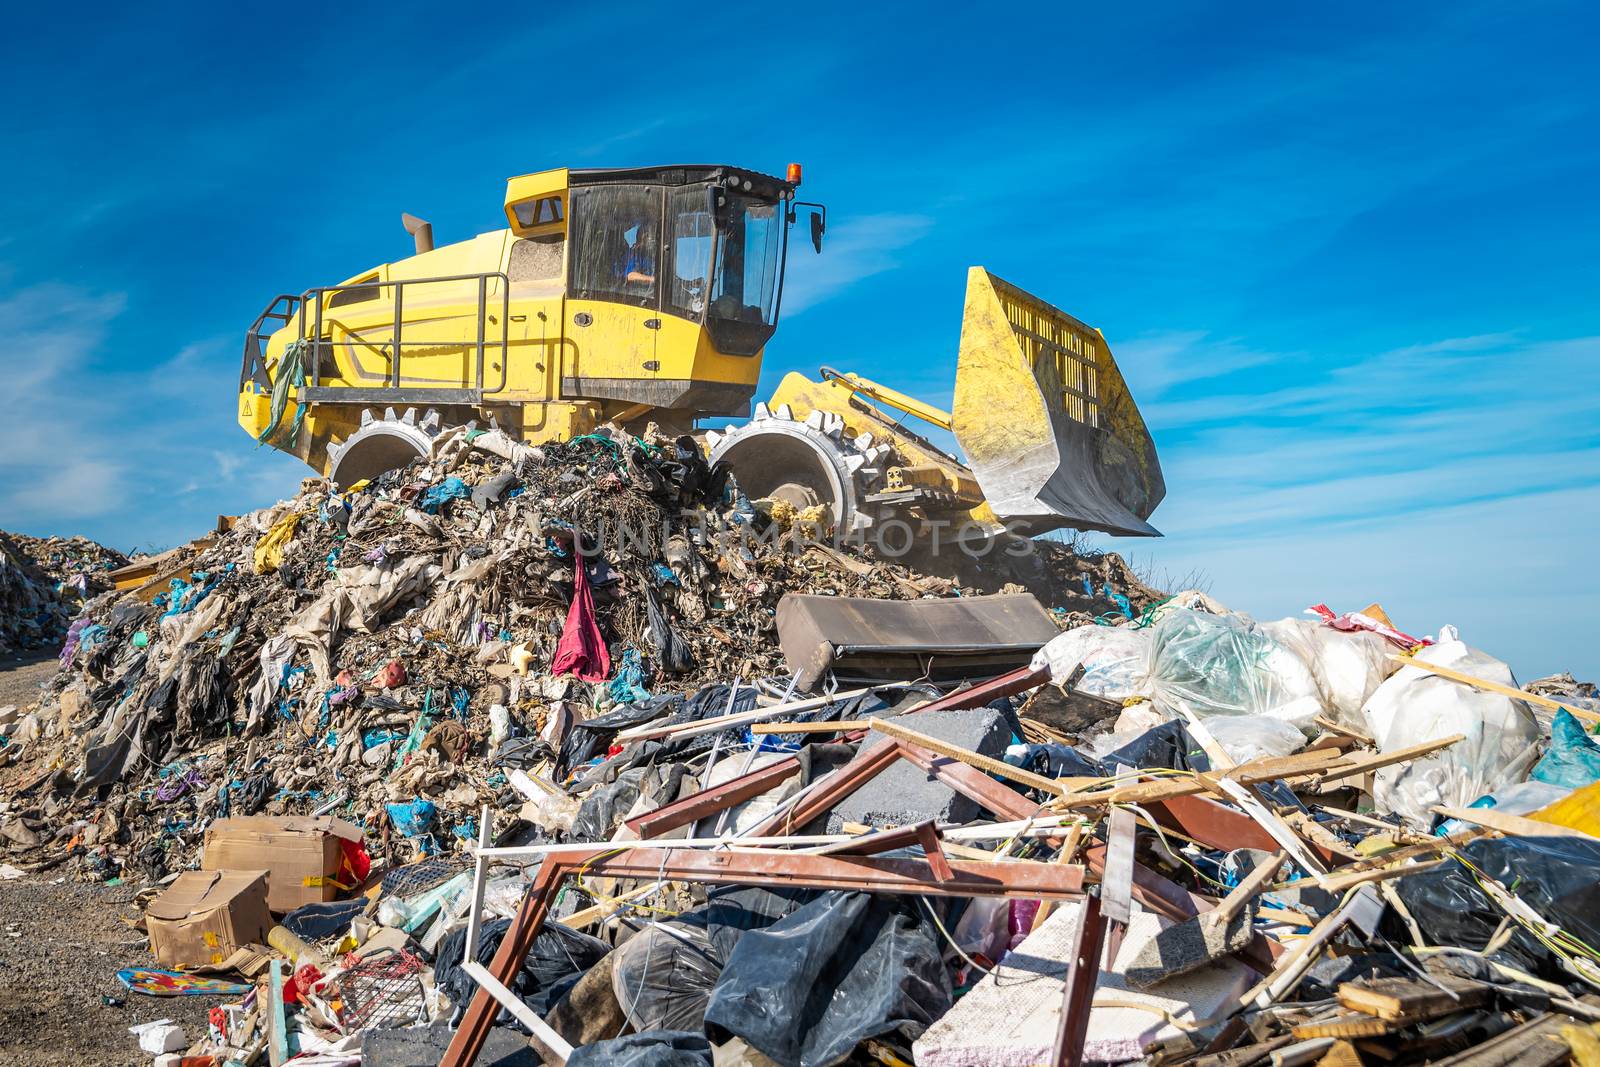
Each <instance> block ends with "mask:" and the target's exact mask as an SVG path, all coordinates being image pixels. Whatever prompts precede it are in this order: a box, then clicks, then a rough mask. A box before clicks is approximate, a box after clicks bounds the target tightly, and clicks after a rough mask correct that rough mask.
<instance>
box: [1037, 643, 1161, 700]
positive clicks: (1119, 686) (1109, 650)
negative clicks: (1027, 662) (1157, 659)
mask: <svg viewBox="0 0 1600 1067" xmlns="http://www.w3.org/2000/svg"><path fill="white" fill-rule="evenodd" d="M1150 633H1151V631H1149V630H1135V629H1134V628H1132V627H1131V626H1079V627H1077V628H1075V629H1072V630H1067V631H1066V632H1065V633H1063V634H1061V635H1060V636H1059V637H1056V638H1053V639H1051V641H1050V643H1049V644H1047V645H1045V646H1044V647H1043V648H1041V649H1040V650H1039V651H1038V652H1035V653H1034V655H1033V662H1032V666H1033V668H1034V669H1035V670H1039V669H1041V668H1047V669H1048V670H1049V671H1050V680H1051V681H1053V682H1055V683H1056V684H1058V685H1059V684H1062V683H1064V682H1066V680H1067V679H1068V678H1070V677H1072V674H1073V672H1074V671H1076V670H1077V669H1078V666H1079V665H1080V664H1082V666H1083V677H1082V678H1079V679H1078V680H1077V681H1076V682H1074V683H1073V688H1074V689H1076V690H1077V691H1078V692H1080V693H1088V694H1089V695H1091V696H1098V697H1105V698H1106V699H1107V700H1126V699H1128V698H1129V697H1131V696H1137V695H1139V694H1140V693H1142V692H1143V688H1142V687H1143V684H1144V673H1145V666H1146V661H1147V660H1148V658H1149V655H1150Z"/></svg>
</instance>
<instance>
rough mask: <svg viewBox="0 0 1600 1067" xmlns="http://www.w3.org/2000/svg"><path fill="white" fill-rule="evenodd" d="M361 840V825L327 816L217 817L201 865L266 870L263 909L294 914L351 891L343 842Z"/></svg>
mask: <svg viewBox="0 0 1600 1067" xmlns="http://www.w3.org/2000/svg"><path fill="white" fill-rule="evenodd" d="M361 839H362V832H361V827H359V826H356V825H355V824H354V823H348V822H345V821H344V820H343V819H335V818H333V817H332V816H331V815H322V816H317V817H315V818H313V817H311V816H309V815H288V816H282V817H277V818H274V817H272V816H267V815H253V816H249V817H246V818H238V819H218V820H217V821H216V822H214V823H212V824H211V825H210V827H208V828H207V829H206V839H205V852H204V853H203V855H202V856H201V860H200V866H201V867H203V868H205V869H206V870H208V871H231V870H257V871H266V872H267V906H268V907H270V908H271V909H272V910H273V911H275V912H285V911H293V910H294V909H295V908H298V907H299V906H300V905H302V904H314V903H317V902H319V901H324V900H333V899H335V898H336V897H338V896H339V894H340V893H341V892H343V891H344V890H346V889H351V888H354V886H353V884H352V883H353V882H354V881H355V879H354V878H352V877H351V875H350V873H349V870H348V867H347V865H346V864H345V861H344V846H343V845H342V843H341V842H344V841H354V842H360V841H361Z"/></svg>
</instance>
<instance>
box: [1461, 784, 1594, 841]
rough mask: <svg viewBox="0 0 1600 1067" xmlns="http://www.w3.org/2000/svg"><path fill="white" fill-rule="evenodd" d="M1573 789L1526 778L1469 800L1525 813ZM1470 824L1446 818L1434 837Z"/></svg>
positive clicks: (1481, 805)
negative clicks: (1524, 780) (1526, 779)
mask: <svg viewBox="0 0 1600 1067" xmlns="http://www.w3.org/2000/svg"><path fill="white" fill-rule="evenodd" d="M1571 793H1572V790H1570V789H1566V788H1564V787H1562V786H1559V785H1551V784H1550V783H1548V782H1536V781H1533V780H1531V779H1530V780H1529V781H1526V782H1517V783H1515V784H1513V785H1508V786H1506V787H1505V788H1504V789H1496V790H1495V791H1494V792H1493V793H1490V794H1488V795H1487V796H1481V797H1479V798H1478V799H1477V800H1474V801H1473V802H1472V805H1471V806H1472V807H1474V808H1493V809H1494V810H1495V811H1498V812H1501V813H1502V814H1505V815H1528V814H1530V813H1532V812H1535V811H1538V810H1539V809H1540V808H1543V807H1546V806H1547V805H1550V804H1554V803H1555V802H1556V801H1558V800H1562V799H1564V798H1565V797H1567V796H1569V795H1570V794H1571ZM1471 826H1472V824H1471V823H1468V822H1464V821H1462V820H1461V819H1446V820H1445V821H1444V822H1442V823H1440V824H1439V828H1438V829H1437V830H1435V831H1434V836H1436V837H1445V836H1446V835H1449V834H1453V833H1457V832H1459V831H1461V830H1466V829H1469V828H1470V827H1471Z"/></svg>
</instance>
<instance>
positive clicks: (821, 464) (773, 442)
mask: <svg viewBox="0 0 1600 1067" xmlns="http://www.w3.org/2000/svg"><path fill="white" fill-rule="evenodd" d="M706 445H707V447H708V448H709V450H710V453H711V455H710V458H711V462H712V463H713V464H716V463H726V464H727V465H728V469H729V470H730V471H732V472H733V476H734V478H735V479H737V481H738V483H739V488H740V489H742V490H743V491H744V493H745V495H747V496H748V497H750V498H751V499H752V500H760V499H772V500H782V501H785V502H787V503H789V504H792V505H793V506H794V507H795V508H796V509H799V510H804V509H805V508H808V507H813V506H815V505H818V504H825V505H827V506H828V507H830V508H831V509H832V513H833V518H834V522H835V524H836V525H837V527H838V529H839V530H840V531H843V532H846V533H854V532H859V531H864V530H867V529H870V528H871V527H872V526H873V525H875V524H876V523H877V522H879V521H880V520H881V519H882V518H883V517H884V516H883V514H882V512H881V508H880V507H879V506H878V505H874V504H869V503H867V501H866V497H867V495H868V494H869V493H871V492H872V491H873V489H874V488H875V487H876V486H877V484H878V482H879V481H880V480H881V479H882V477H883V472H884V468H885V467H886V466H887V465H888V463H889V461H890V460H891V458H892V456H891V449H890V447H889V446H888V445H886V444H878V443H876V442H875V441H874V440H873V437H872V435H871V434H870V433H863V434H860V435H859V436H856V437H851V436H849V435H847V434H846V433H845V425H844V419H842V418H840V417H839V416H838V415H835V414H833V413H832V412H828V411H813V412H811V413H810V414H809V415H807V416H806V418H805V419H804V420H803V421H802V420H800V419H796V418H795V417H794V413H793V412H792V411H791V410H790V408H789V406H788V405H787V404H785V405H783V406H781V407H779V408H778V409H777V410H775V411H774V410H772V409H769V408H768V407H767V405H765V404H758V405H756V411H755V415H754V417H753V418H751V420H750V421H749V422H747V423H745V424H743V425H742V426H732V427H729V428H728V429H726V430H723V431H721V432H718V431H715V430H713V431H711V432H709V433H707V434H706Z"/></svg>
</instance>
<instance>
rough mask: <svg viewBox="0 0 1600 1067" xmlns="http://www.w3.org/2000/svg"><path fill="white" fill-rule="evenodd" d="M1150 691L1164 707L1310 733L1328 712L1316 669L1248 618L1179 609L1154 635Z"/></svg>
mask: <svg viewBox="0 0 1600 1067" xmlns="http://www.w3.org/2000/svg"><path fill="white" fill-rule="evenodd" d="M1147 673H1148V677H1147V678H1146V679H1145V692H1146V694H1147V695H1148V696H1149V697H1150V698H1151V700H1153V701H1154V702H1155V704H1156V706H1157V707H1159V708H1164V709H1166V710H1168V711H1172V712H1178V711H1180V710H1181V709H1187V710H1188V711H1190V712H1193V713H1194V714H1195V715H1198V716H1200V717H1201V718H1204V717H1206V716H1209V715H1268V716H1271V717H1272V718H1275V719H1281V720H1283V721H1284V722H1287V723H1289V724H1291V725H1293V726H1298V727H1300V728H1301V729H1307V728H1309V727H1310V726H1311V720H1313V719H1315V718H1316V717H1317V716H1318V715H1319V714H1321V713H1322V710H1323V706H1322V696H1321V694H1320V693H1319V691H1318V689H1317V682H1316V679H1315V678H1314V677H1313V676H1312V673H1311V668H1309V667H1308V666H1306V663H1305V661H1304V660H1302V659H1301V658H1300V657H1299V655H1297V654H1296V653H1295V652H1293V651H1291V650H1290V649H1288V648H1285V647H1284V646H1283V645H1281V644H1279V643H1278V642H1277V641H1275V640H1273V639H1272V637H1271V636H1270V635H1269V634H1268V633H1267V632H1266V631H1265V630H1263V629H1262V628H1261V627H1260V626H1258V625H1257V624H1256V623H1255V622H1254V621H1252V620H1251V619H1250V618H1249V617H1248V616H1244V615H1211V614H1208V613H1206V612H1200V611H1187V610H1184V611H1174V612H1171V613H1170V614H1168V615H1167V616H1166V617H1165V618H1163V619H1162V620H1161V622H1159V623H1158V624H1156V626H1155V627H1154V628H1153V629H1152V630H1151V642H1150V657H1149V662H1148V667H1147Z"/></svg>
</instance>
